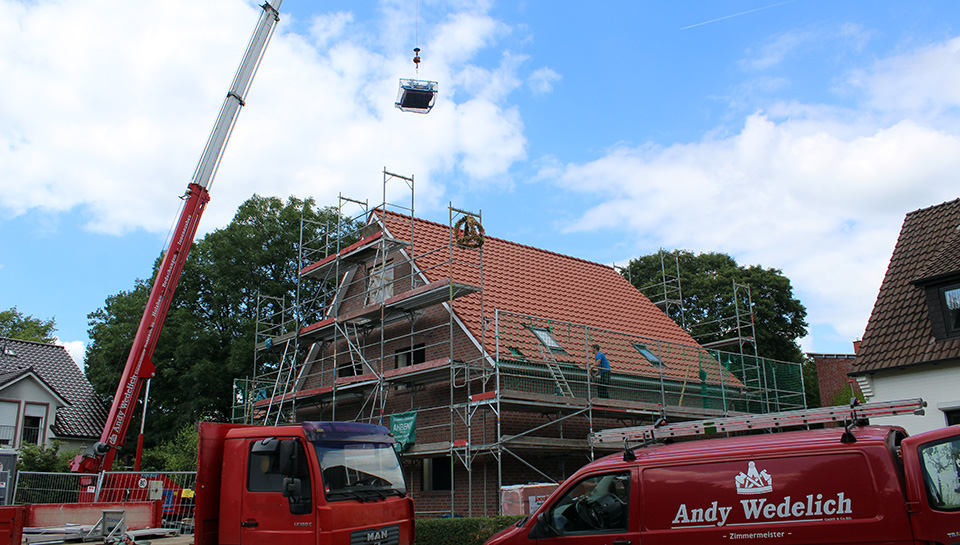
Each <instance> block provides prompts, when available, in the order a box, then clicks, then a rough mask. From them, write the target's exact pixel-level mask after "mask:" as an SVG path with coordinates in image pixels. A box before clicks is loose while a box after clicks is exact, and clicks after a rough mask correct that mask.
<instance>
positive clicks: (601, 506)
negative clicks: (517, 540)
mask: <svg viewBox="0 0 960 545" xmlns="http://www.w3.org/2000/svg"><path fill="white" fill-rule="evenodd" d="M631 475H632V472H631V471H630V470H620V471H612V472H607V473H597V474H593V475H587V476H584V477H582V478H581V479H580V480H579V481H577V482H576V483H574V484H573V485H572V486H570V487H568V488H567V489H566V491H565V492H564V493H562V494H561V495H560V496H557V499H556V500H553V501H552V502H551V503H550V504H549V505H547V506H545V508H544V509H541V510H540V514H539V515H538V516H537V520H536V521H534V525H533V528H532V529H531V530H530V534H529V537H530V538H531V539H536V540H537V543H538V545H539V544H544V545H547V544H549V545H574V544H576V545H579V544H584V545H600V544H605V545H611V544H612V545H639V543H640V539H639V517H638V515H637V513H636V509H634V508H631V506H633V507H635V506H636V505H637V491H636V487H635V486H633V485H632V484H633V483H632V480H633V479H632V476H631Z"/></svg>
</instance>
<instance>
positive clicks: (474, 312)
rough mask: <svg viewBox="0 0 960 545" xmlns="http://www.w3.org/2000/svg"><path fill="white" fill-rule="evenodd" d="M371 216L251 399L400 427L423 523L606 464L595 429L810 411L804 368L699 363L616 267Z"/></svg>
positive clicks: (261, 415)
mask: <svg viewBox="0 0 960 545" xmlns="http://www.w3.org/2000/svg"><path fill="white" fill-rule="evenodd" d="M365 219H366V225H365V227H364V228H363V230H362V231H361V233H359V234H358V235H356V238H357V241H356V242H354V243H353V244H351V245H349V246H346V247H343V248H340V249H338V250H337V251H335V252H333V253H332V254H331V255H330V256H329V257H326V258H324V259H322V260H319V261H316V262H313V263H309V264H306V266H304V267H303V269H302V270H301V281H302V282H303V283H304V284H308V283H311V282H313V283H314V284H315V285H316V286H319V287H318V288H317V289H318V290H319V291H317V292H316V293H318V294H320V293H322V295H318V296H317V301H318V302H321V303H322V305H321V306H319V307H317V308H318V310H317V311H315V312H314V314H313V315H314V316H315V317H316V318H315V319H312V320H310V321H309V322H306V323H298V324H297V326H296V328H295V329H294V330H291V331H282V326H281V324H282V323H283V320H282V319H277V320H276V323H275V324H272V325H270V322H269V320H265V321H264V322H263V323H264V324H265V325H264V327H262V328H261V329H260V331H259V333H258V335H259V338H258V348H259V349H260V352H262V353H268V352H269V353H272V354H275V356H274V357H276V358H277V361H278V363H277V364H276V367H277V370H276V372H275V373H274V374H272V375H268V376H261V377H258V378H256V379H255V380H254V381H253V382H252V383H251V385H250V386H246V387H245V388H247V387H249V388H253V390H245V391H244V392H242V393H240V394H238V400H249V403H247V404H246V407H247V409H246V411H247V415H246V418H247V420H248V421H249V420H250V419H251V415H253V416H254V417H256V419H266V420H267V421H268V422H269V423H273V421H274V419H277V420H280V419H288V420H289V419H291V418H292V419H294V420H296V421H304V420H358V421H365V422H374V423H382V424H383V425H386V426H391V425H392V426H393V428H394V429H395V434H396V435H397V436H398V438H400V439H402V440H403V444H402V454H403V460H404V467H405V472H406V476H407V481H408V486H409V488H410V490H411V493H412V494H413V496H414V498H415V503H416V506H417V511H418V514H419V515H421V516H431V515H433V516H438V515H441V514H447V513H453V514H458V515H464V516H491V515H496V514H498V512H499V503H500V497H499V492H500V489H501V487H503V486H508V485H515V484H525V483H531V482H561V481H562V480H563V479H564V478H566V477H567V476H568V475H570V474H571V473H572V472H573V471H575V470H576V469H577V468H579V467H580V466H582V465H583V464H584V463H586V462H587V461H589V460H591V459H593V458H594V457H596V456H598V455H604V454H608V453H609V451H606V452H600V451H599V450H596V451H595V450H594V448H593V447H591V445H590V443H589V442H588V439H587V438H588V434H589V433H590V432H591V431H595V430H599V429H605V428H611V427H620V426H627V425H637V424H642V423H649V422H651V421H653V420H654V419H656V418H659V417H660V416H661V415H662V416H666V418H667V419H670V420H688V419H695V418H704V417H713V416H719V415H723V414H729V413H740V412H769V411H777V410H787V409H795V408H802V407H803V406H804V405H803V385H802V382H801V380H802V379H801V378H800V369H799V366H798V365H797V364H788V363H783V362H773V361H771V360H765V359H760V358H757V357H755V356H744V355H743V354H732V353H724V352H718V351H715V350H705V349H703V348H702V347H700V346H699V345H698V344H697V343H696V342H695V341H694V339H693V338H691V337H690V335H689V334H687V332H686V331H684V330H683V329H682V328H681V327H680V326H678V325H677V324H676V323H675V322H673V321H672V320H671V319H670V318H669V317H667V315H666V314H664V313H663V312H662V311H661V310H660V309H659V308H658V307H657V306H656V305H655V304H654V303H652V302H651V301H650V300H649V299H647V298H646V297H645V296H644V295H643V294H641V293H640V291H638V290H637V289H635V288H634V287H633V286H632V285H631V284H630V283H629V282H628V281H627V280H626V279H624V278H623V277H622V276H621V275H620V274H618V273H617V272H616V270H614V269H613V268H612V267H609V266H606V265H601V264H597V263H592V262H589V261H584V260H581V259H577V258H573V257H569V256H565V255H560V254H557V253H553V252H548V251H545V250H540V249H537V248H533V247H530V246H524V245H521V244H516V243H513V242H509V241H506V240H501V239H497V238H494V237H484V236H483V229H482V227H480V222H479V220H480V218H479V216H478V215H474V214H471V213H468V212H464V211H460V210H456V209H454V208H452V207H451V209H450V221H449V224H448V225H444V224H441V223H435V222H430V221H425V220H422V219H417V218H415V217H412V216H411V215H406V214H401V213H397V212H393V211H386V207H385V206H384V207H383V208H378V209H376V210H374V211H372V212H368V213H366V214H365ZM303 291H307V290H306V288H304V290H303ZM265 314H267V313H265ZM592 344H598V345H600V347H601V350H602V351H603V352H604V353H605V354H606V355H607V357H608V358H609V361H610V365H611V369H612V377H611V380H610V384H609V386H607V387H606V388H603V385H599V386H600V387H598V384H596V377H593V376H592V375H591V373H590V372H588V366H589V364H590V362H591V356H590V352H589V347H590V345H592ZM296 347H300V349H301V351H300V352H299V353H300V354H301V356H292V354H297V353H298V352H297V351H295V350H294V348H296ZM302 354H306V355H305V357H303V356H302ZM604 389H606V392H604V391H603V390H604ZM253 391H259V392H263V391H266V392H268V395H264V394H262V393H261V394H259V396H257V395H255V394H253V393H252V392H253ZM270 392H272V393H270ZM601 394H606V395H601ZM414 417H415V420H414ZM401 422H402V423H403V430H401V429H400V426H398V424H400V423H401ZM408 429H410V430H411V434H410V436H409V437H407V436H406V435H402V434H401V433H400V432H401V431H403V432H406V431H407V430H408Z"/></svg>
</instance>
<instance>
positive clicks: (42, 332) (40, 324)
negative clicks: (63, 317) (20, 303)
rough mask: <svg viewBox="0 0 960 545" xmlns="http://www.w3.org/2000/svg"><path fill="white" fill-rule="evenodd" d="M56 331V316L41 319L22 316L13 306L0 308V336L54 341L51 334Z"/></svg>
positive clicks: (46, 341)
mask: <svg viewBox="0 0 960 545" xmlns="http://www.w3.org/2000/svg"><path fill="white" fill-rule="evenodd" d="M56 331H57V320H56V318H51V319H49V320H43V319H41V318H34V317H33V316H24V315H23V313H22V312H20V311H18V310H17V307H15V306H14V307H12V308H9V309H7V310H0V337H9V338H11V339H20V340H22V341H36V342H41V343H54V342H56V341H57V339H56V337H54V336H53V334H54V332H56Z"/></svg>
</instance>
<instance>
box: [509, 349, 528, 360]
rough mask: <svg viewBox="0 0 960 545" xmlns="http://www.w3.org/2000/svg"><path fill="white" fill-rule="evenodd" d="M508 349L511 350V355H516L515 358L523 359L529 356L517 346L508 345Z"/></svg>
mask: <svg viewBox="0 0 960 545" xmlns="http://www.w3.org/2000/svg"><path fill="white" fill-rule="evenodd" d="M507 350H509V351H510V355H511V356H513V357H515V358H518V359H521V360H525V359H527V357H526V356H524V355H523V352H521V351H520V349H519V348H517V347H515V346H508V347H507Z"/></svg>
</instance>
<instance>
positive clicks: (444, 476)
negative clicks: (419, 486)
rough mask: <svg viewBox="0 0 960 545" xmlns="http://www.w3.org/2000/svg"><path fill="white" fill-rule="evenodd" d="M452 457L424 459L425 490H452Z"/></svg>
mask: <svg viewBox="0 0 960 545" xmlns="http://www.w3.org/2000/svg"><path fill="white" fill-rule="evenodd" d="M452 489H453V481H452V480H451V479H450V457H449V456H444V457H442V458H425V459H424V460H423V491H424V492H431V491H438V490H452Z"/></svg>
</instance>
